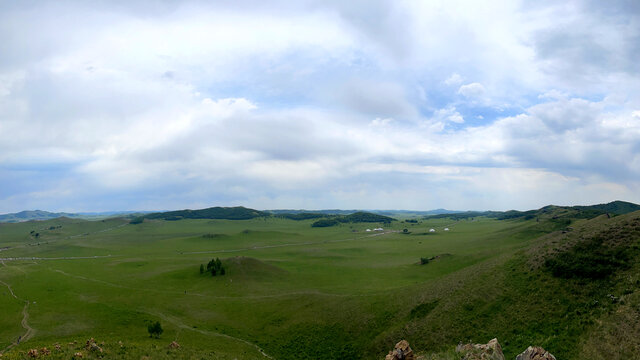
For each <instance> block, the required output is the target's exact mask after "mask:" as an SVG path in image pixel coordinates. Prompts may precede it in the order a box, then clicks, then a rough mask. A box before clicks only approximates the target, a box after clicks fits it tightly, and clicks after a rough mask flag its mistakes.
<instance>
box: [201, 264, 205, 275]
mask: <svg viewBox="0 0 640 360" xmlns="http://www.w3.org/2000/svg"><path fill="white" fill-rule="evenodd" d="M203 273H204V265H202V264H200V274H203Z"/></svg>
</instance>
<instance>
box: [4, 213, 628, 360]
mask: <svg viewBox="0 0 640 360" xmlns="http://www.w3.org/2000/svg"><path fill="white" fill-rule="evenodd" d="M634 216H636V217H637V216H639V215H637V214H636V215H634ZM620 218H623V216H621V217H620ZM613 220H615V219H611V220H606V219H605V220H603V219H600V218H598V219H594V220H586V219H580V220H577V219H576V220H572V223H571V226H572V227H573V228H576V229H581V228H583V227H584V228H585V229H588V226H593V225H592V224H608V223H607V221H613ZM312 223H313V220H304V221H294V220H287V219H282V218H278V217H261V218H256V219H252V220H208V219H202V220H193V219H188V220H179V221H165V220H146V221H144V222H143V223H141V224H135V225H134V224H129V221H128V220H124V219H107V220H102V221H85V220H79V219H66V218H60V219H55V220H48V221H42V222H25V223H17V224H0V248H4V249H3V251H0V258H4V259H5V260H3V261H2V263H1V264H0V281H1V283H0V309H2V310H1V315H2V316H0V350H1V349H6V348H8V347H9V349H7V350H5V352H4V355H3V357H4V358H10V359H13V358H26V357H27V355H26V352H27V351H28V350H29V349H41V348H42V347H47V348H48V349H50V350H51V351H52V354H51V355H50V356H59V357H60V358H63V357H64V358H68V357H69V356H71V355H73V354H74V353H76V352H82V353H83V356H84V357H85V358H86V357H89V358H92V357H99V356H105V355H107V358H136V359H137V358H141V357H144V356H147V357H150V358H165V357H166V358H220V359H236V358H237V359H268V358H273V359H337V358H371V359H376V358H383V357H384V354H386V352H387V351H388V350H389V349H391V348H392V347H393V344H394V343H395V342H397V341H398V340H400V339H401V338H406V339H408V340H409V342H410V343H411V344H412V346H413V347H414V349H416V350H418V351H419V352H420V353H422V354H423V355H424V356H433V357H435V358H438V357H440V358H449V357H450V356H452V355H450V354H451V349H452V348H453V347H454V346H455V345H456V344H457V343H458V342H459V341H463V342H468V341H474V342H487V341H488V340H490V339H491V338H493V337H498V339H499V340H500V342H501V344H502V346H503V349H504V351H505V355H507V358H515V355H516V354H518V353H519V352H521V351H522V350H524V349H525V348H526V347H527V346H529V345H542V346H544V347H545V348H547V349H548V350H550V351H551V352H552V353H554V354H555V355H556V356H557V357H558V358H563V359H565V358H566V359H570V358H575V359H577V358H580V353H581V351H582V352H584V351H591V353H589V354H590V355H591V356H593V358H598V357H597V356H596V355H597V354H595V353H596V352H597V351H596V350H590V349H591V348H592V347H593V346H594V341H596V340H597V338H598V337H597V336H595V334H597V333H598V331H607V329H605V328H603V326H605V325H606V324H614V325H611V326H616V325H615V323H616V322H615V320H614V319H612V318H611V317H612V316H615V314H616V311H617V310H619V308H620V306H630V305H629V304H630V303H629V301H632V300H633V299H634V296H636V289H637V285H634V284H636V283H635V281H636V280H638V279H637V277H638V276H637V274H638V273H639V272H638V271H637V264H635V263H633V264H632V265H630V266H631V267H627V268H625V269H623V270H621V271H624V273H622V272H618V273H616V274H615V275H614V276H620V277H623V276H627V275H628V276H629V280H628V281H627V282H624V281H621V280H619V279H617V278H612V277H609V278H607V279H603V280H597V281H595V280H594V281H589V282H585V281H584V280H580V279H562V278H558V277H557V276H554V275H553V274H552V273H551V272H550V271H547V270H545V269H544V268H543V267H539V266H538V267H537V266H535V264H534V265H531V261H530V259H531V258H532V256H531V252H532V251H533V250H532V249H536V248H537V247H542V246H543V245H544V244H546V243H548V242H549V238H548V237H549V236H550V235H547V236H544V235H545V234H550V233H551V235H554V234H557V233H560V232H559V231H556V230H561V229H563V228H564V227H566V225H567V223H562V222H557V221H555V222H554V221H551V220H549V221H547V220H544V221H536V220H535V219H531V220H526V221H525V220H522V219H514V220H496V219H488V218H484V217H478V218H469V219H463V220H452V219H450V218H442V219H432V220H420V221H419V222H417V223H408V222H403V221H395V222H393V223H391V224H390V225H389V224H384V225H383V224H372V223H352V224H349V223H346V224H341V225H339V226H334V227H327V228H314V227H311V224H312ZM590 224H591V225H590ZM378 226H384V231H378V232H373V231H371V232H367V231H366V229H368V228H369V229H372V228H374V227H378ZM599 226H600V225H599ZM445 227H446V228H449V229H450V230H449V231H444V228H445ZM432 228H433V229H435V230H436V231H435V232H430V231H429V230H430V229H432ZM404 229H406V230H407V231H406V233H405V232H403V230H404ZM553 231H556V232H553ZM552 232H553V233H552ZM36 233H37V234H38V235H37V237H36V236H35V234H36ZM633 236H634V237H633V239H635V240H633V241H636V240H637V238H638V237H637V235H633ZM636 243H637V241H636ZM434 257H435V258H434ZM212 258H220V259H221V260H222V263H223V265H224V267H225V268H226V274H225V275H224V276H215V277H212V276H211V274H209V273H204V274H201V273H200V271H199V267H200V264H205V265H206V264H207V262H208V261H209V260H211V259H212ZM421 258H427V259H428V258H433V259H432V260H431V261H429V262H428V263H427V264H424V265H421V264H420V259H421ZM629 274H632V275H629ZM633 274H635V275H633ZM633 276H635V277H633ZM625 281H626V280H625ZM616 291H618V293H615V295H616V297H617V298H620V296H621V295H622V294H623V293H624V292H625V291H627V294H625V295H626V296H627V297H628V299H629V300H628V301H627V303H626V304H624V302H623V304H620V302H619V301H616V302H615V303H614V302H612V301H610V300H607V299H608V296H609V295H611V294H610V292H616ZM594 301H595V302H596V303H595V304H596V305H594ZM630 311H631V310H630ZM623 315H624V314H623ZM618 316H622V315H618ZM596 319H602V320H601V321H600V320H599V321H596ZM155 321H160V323H161V324H162V327H163V329H164V332H163V333H162V335H161V336H160V337H159V338H157V339H156V338H150V337H149V334H148V333H147V325H148V324H150V323H151V322H155ZM607 321H609V322H607ZM598 324H599V325H598ZM603 324H604V325H603ZM29 329H32V330H31V331H30V332H29V333H27V330H29ZM25 334H26V336H25ZM20 336H22V337H23V338H22V339H21V342H20V344H17V345H16V344H14V343H15V342H16V341H17V339H18V338H19V337H20ZM591 337H594V339H592V340H589V339H591ZM89 338H95V339H96V342H97V344H98V345H99V346H100V347H101V348H102V349H103V351H104V352H103V353H99V352H91V351H90V350H88V349H86V348H85V341H86V340H87V339H89ZM174 340H175V341H176V342H178V343H179V344H180V348H179V349H168V345H169V343H170V342H171V341H174ZM629 341H630V342H631V344H630V345H628V346H627V348H632V347H633V346H636V345H635V343H633V341H634V340H629ZM55 344H59V345H60V349H59V350H56V349H55ZM12 345H13V346H12ZM56 354H58V355H56Z"/></svg>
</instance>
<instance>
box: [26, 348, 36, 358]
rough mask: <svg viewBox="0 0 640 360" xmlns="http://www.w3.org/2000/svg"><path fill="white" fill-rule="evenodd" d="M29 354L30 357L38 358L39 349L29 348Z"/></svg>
mask: <svg viewBox="0 0 640 360" xmlns="http://www.w3.org/2000/svg"><path fill="white" fill-rule="evenodd" d="M27 355H28V356H29V357H32V358H37V357H38V349H31V350H29V352H27Z"/></svg>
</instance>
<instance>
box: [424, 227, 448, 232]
mask: <svg viewBox="0 0 640 360" xmlns="http://www.w3.org/2000/svg"><path fill="white" fill-rule="evenodd" d="M444 231H449V228H444ZM429 232H436V229H429Z"/></svg>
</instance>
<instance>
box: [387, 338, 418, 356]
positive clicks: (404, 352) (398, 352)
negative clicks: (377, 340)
mask: <svg viewBox="0 0 640 360" xmlns="http://www.w3.org/2000/svg"><path fill="white" fill-rule="evenodd" d="M384 359H385V360H413V359H414V357H413V350H411V347H410V346H409V342H407V340H401V341H400V342H399V343H397V344H396V346H395V349H393V351H389V354H388V355H387V356H385V358H384Z"/></svg>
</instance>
